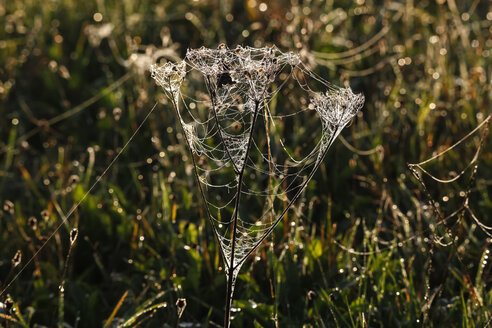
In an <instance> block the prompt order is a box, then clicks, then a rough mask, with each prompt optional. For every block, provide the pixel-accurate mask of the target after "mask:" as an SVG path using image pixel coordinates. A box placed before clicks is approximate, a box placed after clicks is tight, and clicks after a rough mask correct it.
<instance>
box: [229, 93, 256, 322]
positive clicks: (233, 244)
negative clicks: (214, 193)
mask: <svg viewBox="0 0 492 328" xmlns="http://www.w3.org/2000/svg"><path fill="white" fill-rule="evenodd" d="M258 108H259V102H258V101H255V111H254V114H253V122H252V123H251V130H250V131H249V137H248V145H247V147H246V152H245V154H244V164H243V166H242V167H241V171H240V172H239V175H238V185H237V192H236V201H235V204H234V217H233V223H232V224H233V227H232V241H231V257H230V260H229V268H228V272H227V274H228V276H229V277H228V280H227V290H226V308H225V314H224V328H229V327H230V323H231V322H230V321H231V306H232V295H233V292H234V291H233V282H234V278H235V277H234V271H235V269H236V268H238V266H234V253H235V249H236V238H237V219H238V215H239V203H240V200H241V187H242V181H243V176H244V169H245V168H246V161H247V160H248V156H249V151H250V149H251V141H252V140H253V131H254V129H255V124H256V119H257V117H258ZM224 146H225V145H224Z"/></svg>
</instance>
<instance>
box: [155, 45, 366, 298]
mask: <svg viewBox="0 0 492 328" xmlns="http://www.w3.org/2000/svg"><path fill="white" fill-rule="evenodd" d="M151 73H152V77H153V78H154V79H155V80H156V82H157V84H158V85H160V86H162V87H163V89H164V91H165V93H166V95H167V96H168V97H169V99H170V100H171V102H172V104H173V107H174V109H175V111H176V114H177V116H178V119H179V122H180V124H181V126H182V130H183V135H184V139H185V141H186V143H187V145H188V146H189V148H190V151H191V153H192V160H193V164H194V167H195V174H196V177H197V180H198V181H199V188H200V192H201V194H202V198H203V200H204V202H205V205H206V206H205V207H206V211H207V214H208V216H209V219H210V221H211V223H212V226H213V230H214V233H215V235H216V237H217V240H218V241H219V244H220V251H221V254H222V257H223V259H224V262H225V264H226V272H228V271H229V270H231V269H232V270H233V274H232V278H233V283H232V290H231V293H232V291H233V289H234V283H235V279H236V277H237V274H238V272H239V270H240V268H241V266H242V264H243V263H244V261H245V260H246V258H247V257H248V256H249V255H250V254H252V253H253V252H254V251H255V250H256V249H257V248H258V247H259V246H260V244H261V243H262V241H263V240H264V239H265V238H266V237H267V236H268V235H269V234H270V233H271V232H272V231H273V229H274V228H275V226H276V225H277V224H278V223H279V222H280V221H281V220H282V219H283V218H284V216H285V215H286V214H287V212H288V210H289V208H290V207H291V206H292V205H293V204H294V202H295V201H296V200H297V199H298V198H299V197H300V195H301V193H302V192H303V190H304V189H305V187H306V185H307V183H308V182H309V180H310V179H311V178H312V176H313V175H314V173H315V171H316V169H317V168H318V167H319V165H320V164H321V162H322V160H323V158H324V156H325V155H326V152H327V150H328V149H329V148H330V146H331V145H332V144H333V142H334V140H335V139H336V137H337V136H338V134H339V133H340V132H341V131H342V129H343V128H344V127H345V126H346V125H347V124H348V123H349V122H350V121H351V119H352V118H353V117H354V115H355V114H356V113H357V112H358V111H359V110H360V109H361V107H362V105H363V103H364V96H363V95H360V94H354V93H353V91H352V90H351V89H350V88H340V87H336V86H333V85H331V84H330V83H329V82H327V81H325V80H324V79H322V78H321V77H320V76H317V75H316V74H315V73H313V72H311V71H310V70H309V69H308V68H307V67H305V66H304V65H303V64H302V62H301V60H300V58H299V56H298V55H297V54H294V53H292V52H288V53H284V52H281V51H280V50H279V49H278V48H276V47H275V46H273V47H264V48H251V47H241V46H238V47H236V48H235V49H229V48H228V47H226V46H225V45H224V44H222V45H220V46H219V48H218V49H208V48H205V47H202V48H200V49H188V51H187V54H186V57H185V60H183V61H182V62H180V63H177V64H175V63H170V62H167V63H165V64H164V65H152V67H151ZM185 77H189V79H188V78H187V79H186V80H185ZM200 81H201V82H202V83H200ZM203 86H204V87H203ZM200 87H201V88H202V89H201V90H200ZM203 89H205V91H203ZM317 90H321V91H317ZM301 124H305V125H306V126H302V125H301ZM292 145H294V146H292ZM296 145H297V147H296ZM299 145H301V146H299ZM278 212H280V214H277V215H275V213H278ZM227 276H228V278H229V275H227Z"/></svg>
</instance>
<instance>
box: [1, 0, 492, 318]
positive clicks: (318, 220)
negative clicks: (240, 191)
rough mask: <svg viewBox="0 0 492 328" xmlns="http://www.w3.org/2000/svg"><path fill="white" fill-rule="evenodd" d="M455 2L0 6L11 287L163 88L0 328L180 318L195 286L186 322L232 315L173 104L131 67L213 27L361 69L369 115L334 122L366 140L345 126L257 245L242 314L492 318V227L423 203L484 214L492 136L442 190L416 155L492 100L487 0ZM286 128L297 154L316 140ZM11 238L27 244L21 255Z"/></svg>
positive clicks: (243, 288)
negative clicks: (488, 230) (420, 170)
mask: <svg viewBox="0 0 492 328" xmlns="http://www.w3.org/2000/svg"><path fill="white" fill-rule="evenodd" d="M441 2H443V1H406V2H398V1H389V2H384V3H383V2H377V1H369V0H366V1H365V2H364V1H357V2H354V3H351V2H346V1H315V0H313V1H302V2H301V1H293V2H288V1H280V2H275V3H269V2H267V3H268V6H267V8H266V11H265V12H262V11H260V10H259V7H258V6H259V5H260V1H258V0H257V1H256V5H257V6H256V7H250V6H249V5H248V4H251V3H252V2H251V1H221V2H220V4H219V2H214V1H207V2H194V1H188V0H184V1H160V2H157V1H139V2H137V1H122V2H115V1H76V0H59V1H51V2H48V3H44V2H39V1H32V0H27V1H24V0H11V1H2V2H0V26H1V28H0V204H1V206H2V207H1V208H0V210H1V214H0V286H2V289H3V287H5V286H6V284H7V283H8V282H9V281H10V280H11V279H12V278H13V277H14V276H15V275H16V274H17V273H19V272H20V269H21V268H24V265H25V264H26V263H27V261H28V260H29V259H31V258H32V256H33V254H34V253H35V252H36V251H37V250H38V249H39V248H40V247H41V246H42V245H43V244H44V242H45V240H46V238H47V237H48V236H50V235H51V234H52V233H53V232H54V231H55V229H56V227H57V226H58V225H59V224H60V223H62V214H66V213H68V212H69V211H70V209H71V208H72V206H73V205H74V204H76V203H77V202H78V201H80V200H81V199H82V198H83V195H84V194H85V193H86V192H87V191H88V190H89V188H90V187H91V185H92V184H93V183H94V182H95V181H96V179H97V177H98V175H100V174H102V172H103V171H104V169H105V168H106V167H107V166H108V164H109V163H110V162H111V161H112V159H113V158H114V156H115V155H116V153H117V152H118V151H119V150H120V149H121V147H122V146H123V145H124V144H125V143H126V142H127V141H128V140H129V138H130V136H131V135H132V134H133V133H134V131H135V130H136V128H137V127H138V125H139V124H140V122H141V121H142V120H143V118H144V117H145V115H146V114H147V113H148V112H149V110H150V109H151V108H152V106H153V105H154V104H155V102H156V101H158V102H159V103H158V105H157V106H158V107H157V108H156V110H155V111H154V112H153V114H152V115H151V117H150V119H149V121H147V122H146V123H145V125H144V126H143V128H142V130H141V131H140V132H139V133H138V134H137V136H136V137H135V139H133V141H132V142H131V143H130V145H129V146H128V148H127V149H126V151H125V152H124V153H122V155H121V157H120V158H119V159H118V161H117V162H116V163H115V164H114V165H113V166H112V167H111V169H110V170H109V171H108V173H107V174H106V175H105V176H104V177H103V178H102V180H101V181H100V183H99V184H97V185H96V187H95V188H94V189H93V190H92V191H91V192H90V194H89V195H88V196H87V198H86V199H85V200H84V201H83V202H82V203H81V204H80V207H78V208H77V209H76V210H75V211H74V212H73V215H72V216H71V217H70V218H69V220H68V221H67V222H66V223H65V224H63V225H62V227H61V229H60V230H58V231H57V232H56V233H55V234H54V237H53V238H52V239H51V240H50V241H49V242H48V243H46V245H45V246H44V248H43V249H42V250H41V251H40V252H39V254H38V255H37V256H36V257H34V259H33V260H32V262H31V263H30V264H29V265H28V266H27V267H25V269H24V271H22V273H21V274H20V275H19V276H18V278H17V279H16V280H15V281H13V283H12V284H11V285H10V287H9V288H8V289H7V290H6V291H5V292H4V294H2V295H1V297H0V302H4V303H5V302H6V301H7V298H9V299H10V300H11V301H12V302H13V310H11V311H10V312H8V313H6V314H5V317H4V319H5V321H1V319H0V325H4V326H6V325H7V323H8V327H31V326H33V325H35V324H38V325H42V326H48V327H53V326H60V327H61V326H63V325H64V324H65V326H67V325H69V326H71V327H75V326H77V327H99V326H104V325H105V324H107V325H108V326H109V327H113V326H118V325H121V326H137V327H155V326H162V325H163V324H165V325H167V326H169V327H174V326H176V325H177V324H178V316H177V312H176V300H177V299H178V298H181V297H182V298H186V300H187V306H186V308H185V311H184V313H183V316H182V317H181V319H180V322H181V323H196V324H199V325H201V326H203V327H207V326H208V327H214V326H216V325H220V324H221V323H222V318H223V311H224V310H223V308H224V298H223V295H224V293H225V288H226V284H225V275H224V272H223V270H222V267H223V263H222V260H221V259H220V256H219V253H218V252H219V251H218V248H217V245H216V242H215V240H214V239H213V234H212V231H211V227H209V225H208V222H207V221H206V218H205V214H204V212H203V211H202V210H201V208H200V198H199V192H198V187H197V184H196V183H195V181H194V178H193V175H192V174H190V172H191V171H190V170H191V165H192V164H191V162H190V160H189V159H187V157H188V156H189V155H188V152H187V150H186V148H185V145H184V143H183V142H182V140H180V139H179V138H178V132H179V129H178V126H177V124H176V123H177V122H176V118H175V116H174V113H173V111H172V108H171V107H170V104H168V103H167V102H166V100H165V98H164V96H163V93H162V91H161V90H160V89H159V88H158V87H157V86H155V84H154V83H153V81H152V80H151V78H150V76H149V73H148V72H144V71H142V70H140V69H139V66H138V64H139V63H142V65H143V64H145V63H146V62H145V61H141V60H142V58H143V57H141V56H143V55H144V54H145V53H146V51H147V53H156V51H157V50H156V49H160V48H162V49H165V52H163V53H161V54H163V57H165V58H168V59H171V60H174V59H176V58H180V57H181V58H182V57H183V55H184V53H185V52H186V49H187V48H188V47H200V46H201V45H206V46H209V47H214V46H216V45H217V44H219V43H221V42H226V43H227V44H229V45H231V46H233V45H235V44H244V45H252V46H262V45H265V44H272V43H274V44H277V45H278V46H279V47H280V48H281V49H282V50H285V51H286V50H292V51H296V52H299V53H301V55H302V56H303V60H304V62H307V63H309V64H310V65H311V66H312V68H313V70H315V71H317V72H318V73H319V74H321V75H322V76H323V77H325V78H326V79H328V80H330V81H332V82H333V83H335V84H340V85H341V84H343V83H344V82H349V83H350V85H351V86H352V87H353V88H354V90H356V91H361V92H363V93H364V94H365V96H366V105H365V106H364V109H363V111H362V114H360V115H359V116H358V118H357V119H355V120H354V122H353V123H352V125H351V126H350V127H349V128H348V129H346V130H345V131H344V132H343V134H342V135H343V137H344V138H345V139H346V142H348V143H349V144H350V145H352V146H353V147H355V148H356V149H355V151H354V149H349V148H348V147H347V146H346V145H344V143H343V142H342V141H341V140H338V141H336V143H335V145H334V146H333V148H332V149H331V151H330V152H329V154H328V156H327V158H326V159H325V162H324V164H323V165H322V167H321V168H320V170H319V172H318V173H317V174H316V175H315V177H314V179H313V180H312V181H311V182H310V184H309V185H308V188H307V190H306V192H305V193H304V195H303V197H302V199H301V201H300V202H299V203H298V204H297V205H296V206H295V209H294V211H291V212H289V215H288V220H286V221H285V222H283V223H281V224H280V225H279V226H278V228H277V229H276V230H275V232H274V234H273V236H272V237H271V238H269V241H274V243H273V245H274V246H273V247H271V246H270V245H267V244H265V246H264V247H262V248H261V249H260V250H259V251H258V252H257V253H256V254H255V256H254V257H252V258H251V259H250V260H248V261H247V262H246V264H245V265H244V267H243V269H242V271H241V273H240V275H239V279H238V284H237V287H236V293H235V301H234V306H235V307H236V309H237V310H236V312H234V316H235V318H234V320H233V326H235V327H251V326H253V327H274V326H276V325H277V326H279V327H302V326H305V327H416V326H424V327H484V326H487V325H490V322H491V321H490V320H491V318H492V312H491V310H490V308H491V307H492V291H491V285H492V279H491V274H490V273H491V269H492V266H491V265H490V261H489V259H488V257H490V253H488V251H489V250H490V248H491V243H492V239H491V237H490V236H488V235H486V234H485V233H484V232H483V230H481V229H480V228H479V227H478V226H477V224H476V222H475V221H474V219H473V217H472V216H471V215H470V212H468V211H466V210H464V211H461V212H460V213H459V214H458V215H457V216H454V217H453V218H451V219H449V220H447V221H446V222H445V223H443V222H442V219H441V218H439V217H438V216H437V215H436V214H435V212H434V210H433V208H432V207H431V206H430V205H429V202H428V201H429V196H430V197H432V198H433V199H434V200H436V201H438V202H439V203H440V207H439V209H440V210H441V211H442V212H443V213H444V215H447V214H450V213H452V212H453V211H455V210H457V209H459V208H460V206H461V205H462V202H463V197H460V196H459V195H460V191H467V190H470V194H469V207H470V209H471V210H472V211H473V213H474V214H475V215H476V217H477V218H478V219H479V220H480V221H481V222H482V223H483V224H485V225H487V226H492V221H491V215H490V213H492V198H491V185H492V184H491V181H492V173H491V170H490V167H492V151H491V146H490V145H491V138H490V135H487V136H486V137H485V139H484V144H483V147H482V150H481V152H480V154H479V157H478V160H477V162H476V163H477V164H478V170H477V173H476V177H475V179H474V180H473V181H472V182H471V183H470V181H469V180H470V177H471V171H472V170H470V169H468V170H467V171H466V172H465V174H464V175H463V176H462V177H461V178H460V179H458V180H457V181H456V182H453V183H449V184H442V183H436V182H435V181H433V180H432V179H429V178H428V177H426V176H424V177H423V181H424V183H425V186H426V189H427V191H426V190H424V189H423V187H422V185H421V184H420V183H419V182H418V181H417V180H416V179H415V178H414V177H413V175H412V174H411V172H410V171H409V170H408V167H407V163H418V162H420V161H423V160H425V159H427V158H430V157H432V156H433V155H434V154H436V153H437V152H439V151H443V150H445V149H446V148H448V147H449V146H451V145H453V144H454V143H455V142H457V141H459V140H460V139H461V138H462V137H463V136H465V135H466V134H467V133H468V132H470V131H472V130H473V129H474V128H475V127H476V126H478V125H479V124H480V123H481V122H482V121H483V120H484V119H485V118H486V117H487V115H489V114H490V112H491V111H490V108H491V99H492V89H491V81H490V79H491V76H492V65H491V58H492V53H491V52H492V39H491V32H492V13H491V11H492V8H491V7H490V5H489V4H488V3H487V2H486V1H455V0H448V1H446V2H443V3H442V4H441ZM455 2H456V3H455ZM96 12H99V13H101V14H102V22H101V23H97V22H95V21H94V18H98V17H97V15H96V16H94V13H96ZM103 23H111V24H112V26H113V29H112V31H111V33H109V34H108V35H107V36H105V35H104V34H100V35H99V36H101V37H103V38H102V39H101V40H98V39H97V36H98V35H97V32H96V30H95V29H94V28H91V27H89V26H92V25H95V26H96V27H97V26H100V25H101V24H103ZM102 32H104V31H99V33H102ZM99 41H100V42H99ZM352 49H354V50H352ZM132 54H139V55H140V57H138V56H135V55H134V56H132ZM323 54H329V55H323ZM144 67H145V66H144ZM282 101H288V99H283V100H280V104H281V102H282ZM296 124H297V125H296V127H299V129H300V128H302V127H309V126H310V125H309V124H310V122H307V121H306V122H296ZM286 129H287V127H286ZM296 131H300V130H298V129H297V130H296ZM482 132H483V130H480V131H478V132H477V133H475V134H474V135H473V137H472V138H469V139H467V140H466V141H464V142H463V143H462V144H461V145H460V146H459V147H457V148H455V149H453V150H452V151H451V152H448V153H446V155H444V156H442V157H440V158H439V159H438V160H437V161H435V162H432V163H429V164H427V165H426V166H425V169H426V170H429V172H430V173H432V174H434V175H436V176H438V177H440V178H448V177H449V175H448V173H449V172H452V171H454V172H456V173H459V172H460V171H461V170H463V169H464V168H465V167H467V165H468V164H469V163H470V162H471V161H472V160H473V157H474V155H475V153H476V151H477V147H478V145H479V140H480V135H481V133H482ZM291 141H292V142H293V143H294V144H292V146H291V147H292V149H295V147H297V146H301V145H302V143H303V142H305V140H304V139H303V138H302V137H299V138H297V139H296V138H292V139H291ZM296 143H297V144H296ZM361 150H364V151H365V150H372V151H369V152H367V153H365V152H361ZM74 175H75V176H77V177H78V180H77V181H75V183H74V181H73V180H72V179H71V177H72V176H74ZM445 196H446V197H448V198H447V199H448V200H447V201H444V200H443V197H445ZM10 202H11V203H10ZM10 204H12V206H11V205H10ZM42 212H43V213H42ZM30 217H35V218H36V219H37V224H36V229H33V226H32V222H33V221H32V220H29V218H30ZM291 222H294V223H295V224H294V226H291V225H290V223H291ZM29 223H31V224H29ZM75 227H77V228H78V230H79V235H78V238H77V241H76V244H75V246H74V248H73V250H72V253H71V256H70V260H69V261H68V263H66V258H67V254H68V251H69V249H70V239H69V233H70V231H71V230H72V229H73V228H75ZM436 238H442V240H441V242H442V244H447V243H449V245H448V246H443V245H442V244H439V243H437V242H436ZM17 250H21V252H22V260H21V263H20V264H19V265H17V266H15V267H14V265H13V264H12V261H11V260H12V258H13V257H14V255H15V254H16V252H17ZM65 266H67V270H66V276H64V272H65ZM63 280H64V281H65V282H64V289H63V292H60V289H59V286H60V284H61V283H62V281H63ZM108 319H111V320H108ZM109 321H110V322H109Z"/></svg>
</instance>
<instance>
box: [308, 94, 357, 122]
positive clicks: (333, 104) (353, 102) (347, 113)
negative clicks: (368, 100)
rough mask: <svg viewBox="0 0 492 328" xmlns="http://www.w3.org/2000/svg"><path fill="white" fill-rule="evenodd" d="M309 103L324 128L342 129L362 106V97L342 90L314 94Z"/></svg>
mask: <svg viewBox="0 0 492 328" xmlns="http://www.w3.org/2000/svg"><path fill="white" fill-rule="evenodd" d="M311 102H312V104H313V105H314V109H315V110H316V111H317V112H318V114H319V116H320V117H321V120H322V122H323V125H324V126H325V127H330V128H339V127H340V128H343V127H344V126H345V125H347V124H348V123H349V122H350V120H351V119H352V118H353V117H354V116H355V115H356V114H357V112H358V111H359V110H360V109H361V108H362V106H363V105H364V95H363V94H355V93H354V92H353V91H352V89H350V88H342V89H337V90H328V91H326V92H325V93H314V95H313V97H312V98H311Z"/></svg>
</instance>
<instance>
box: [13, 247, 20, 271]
mask: <svg viewBox="0 0 492 328" xmlns="http://www.w3.org/2000/svg"><path fill="white" fill-rule="evenodd" d="M21 262H22V252H21V251H20V250H18V251H17V252H16V253H15V255H14V257H13V258H12V265H13V266H14V268H15V267H16V266H18V265H19V264H20V263H21Z"/></svg>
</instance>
